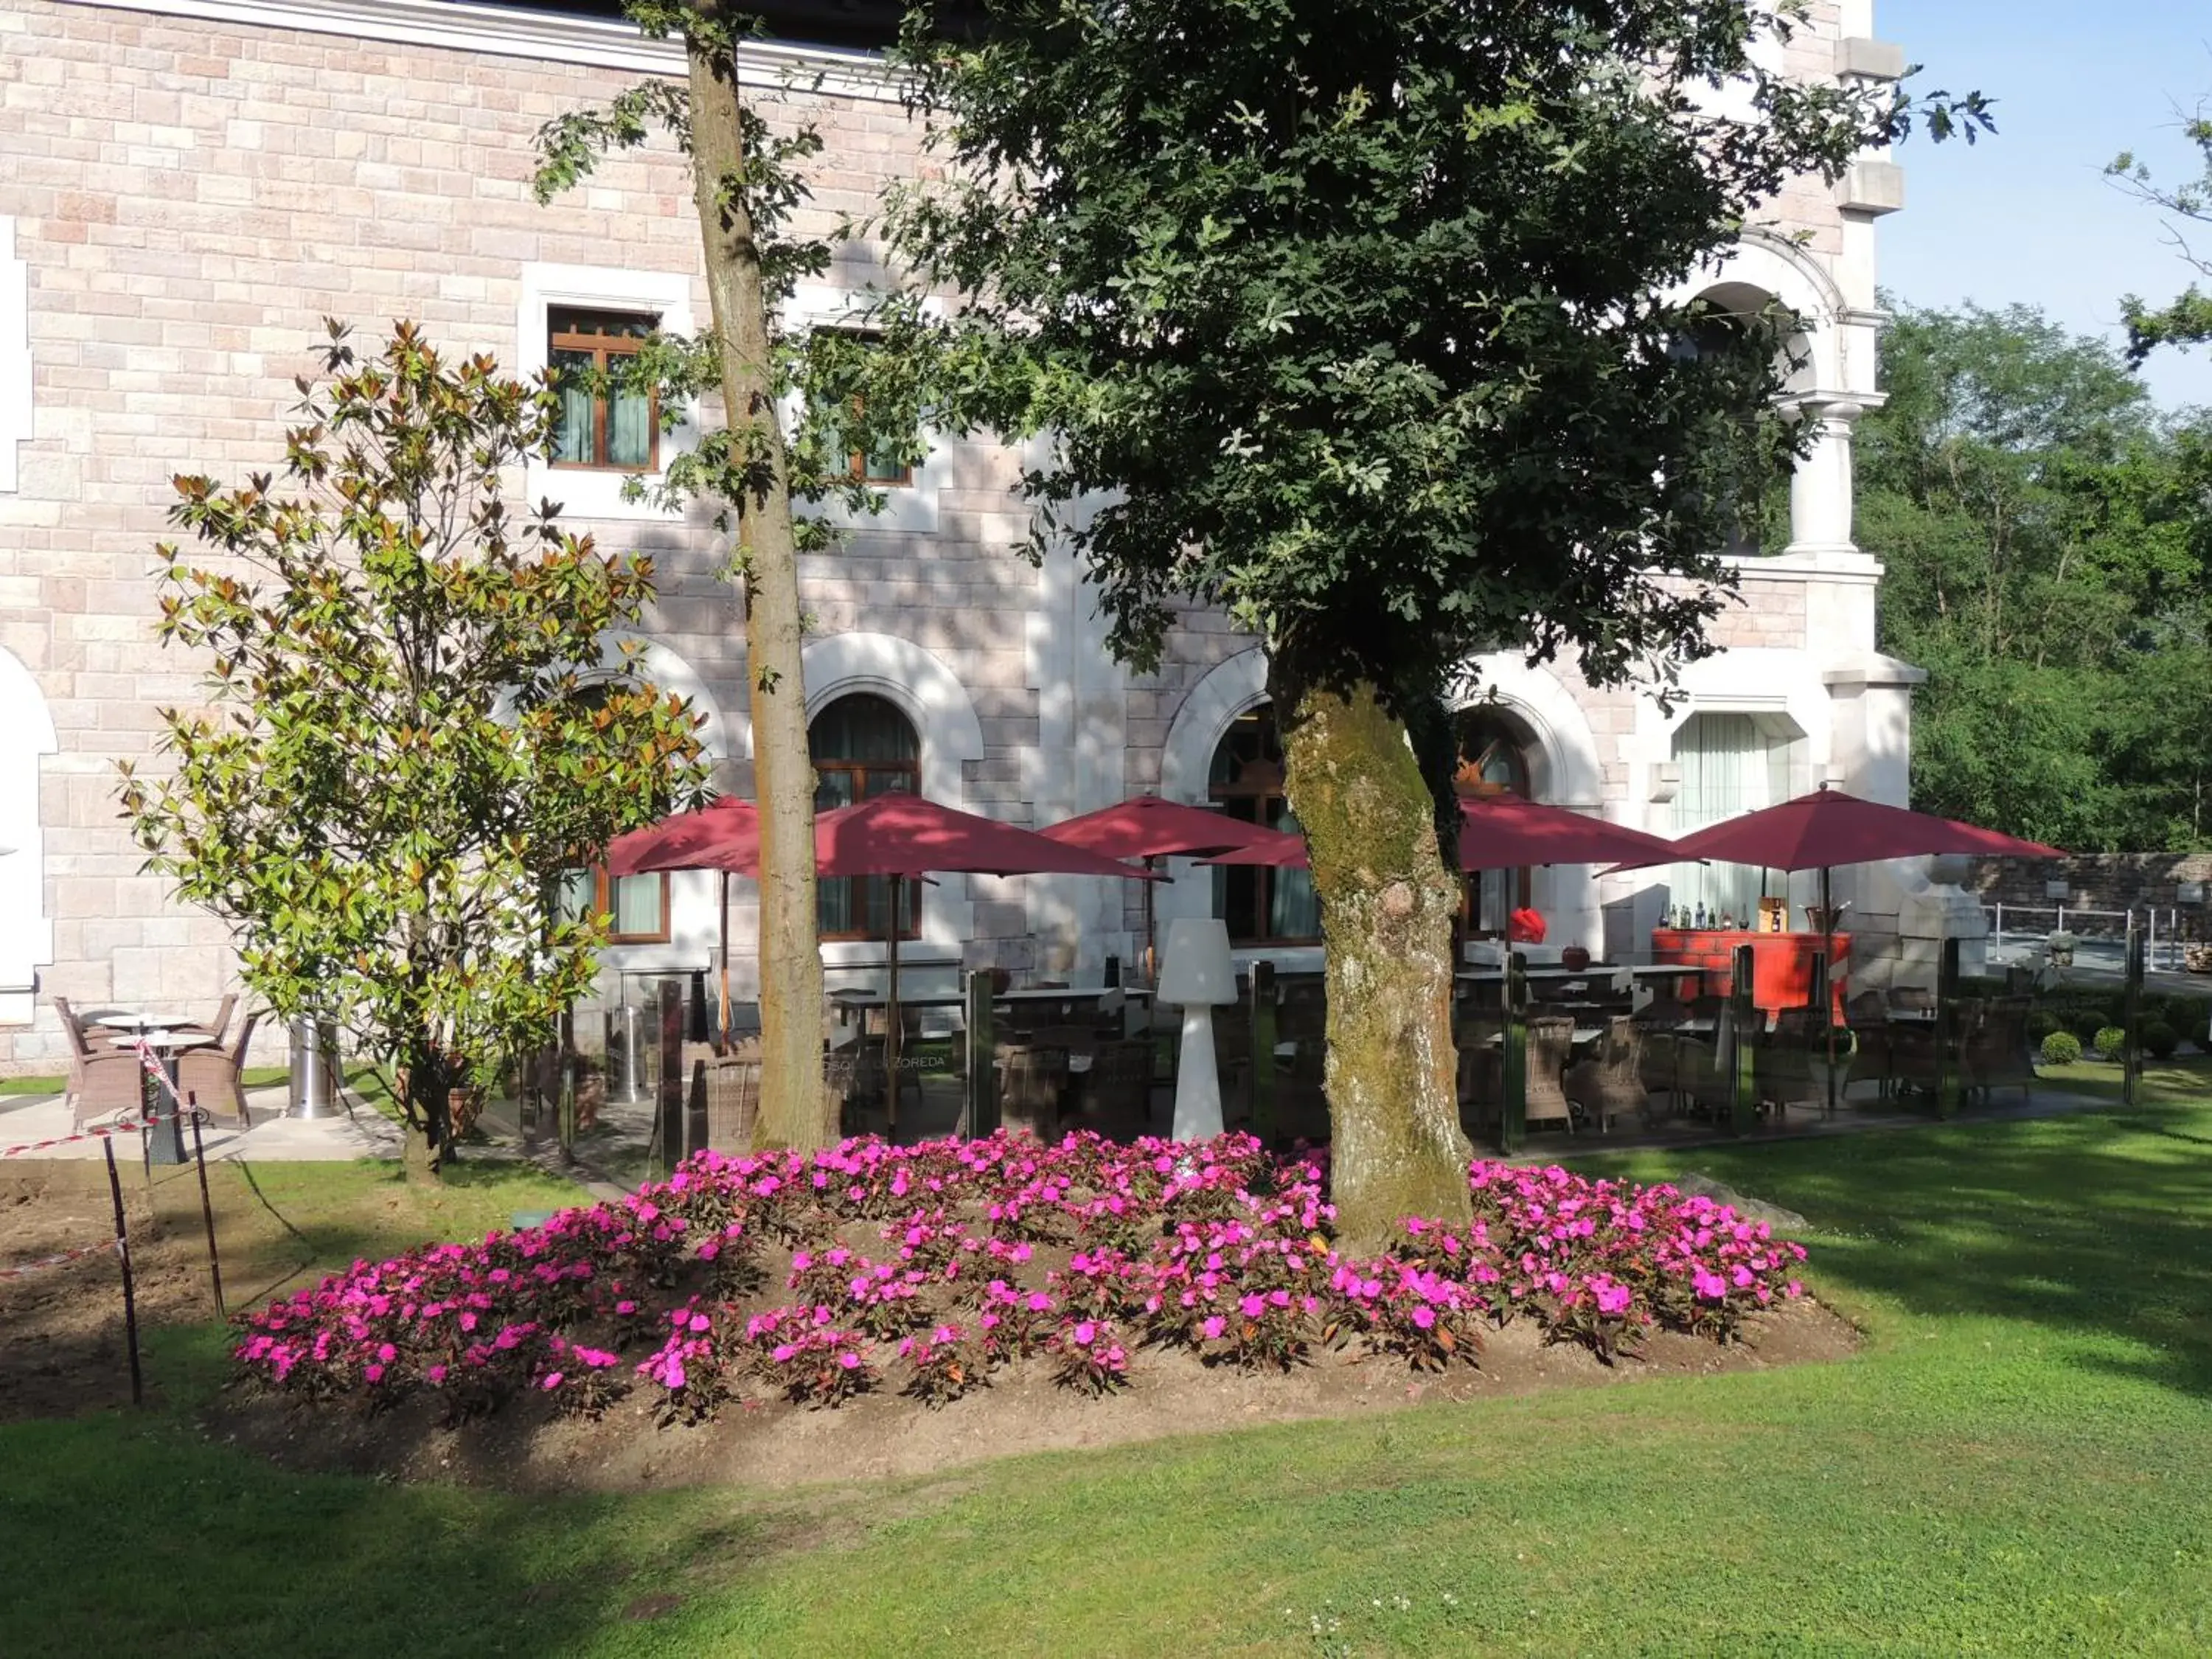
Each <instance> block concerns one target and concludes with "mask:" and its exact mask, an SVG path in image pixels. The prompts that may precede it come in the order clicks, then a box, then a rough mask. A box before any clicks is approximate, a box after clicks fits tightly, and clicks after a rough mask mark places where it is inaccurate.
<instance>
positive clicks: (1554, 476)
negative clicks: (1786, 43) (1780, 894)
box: [884, 0, 1985, 1243]
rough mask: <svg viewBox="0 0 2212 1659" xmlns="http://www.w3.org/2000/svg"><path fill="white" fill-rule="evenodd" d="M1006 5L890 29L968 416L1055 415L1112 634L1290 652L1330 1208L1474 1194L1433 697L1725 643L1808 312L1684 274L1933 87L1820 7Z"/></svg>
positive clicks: (1963, 112)
mask: <svg viewBox="0 0 2212 1659" xmlns="http://www.w3.org/2000/svg"><path fill="white" fill-rule="evenodd" d="M985 3H986V6H987V10H988V12H989V19H988V22H987V26H986V27H981V28H980V29H978V30H976V31H975V32H974V33H972V34H971V35H969V36H967V37H965V38H962V39H958V40H947V39H944V38H940V37H939V36H938V35H936V34H935V33H933V30H932V27H931V25H930V22H929V20H928V19H927V17H926V16H924V15H921V14H915V15H912V16H911V17H910V20H909V23H908V33H907V39H906V44H905V55H906V57H907V58H908V63H909V64H910V66H911V68H912V70H913V73H914V82H913V90H912V94H911V97H912V103H913V107H914V108H915V111H916V112H918V113H919V114H920V115H921V118H924V119H926V120H927V121H928V122H929V123H930V125H931V126H932V129H933V139H934V142H935V144H936V146H937V149H938V154H939V158H940V160H941V161H942V163H943V167H942V168H941V171H942V173H943V174H944V175H945V176H944V178H943V179H941V180H933V181H929V182H925V183H922V184H921V185H916V186H915V187H914V188H912V189H909V190H908V191H904V192H903V193H902V194H901V195H900V196H899V197H897V198H896V199H895V200H894V201H893V202H892V203H891V204H890V205H889V208H888V210H887V213H886V216H885V220H884V224H885V228H886V230H887V233H888V235H889V237H890V241H891V243H892V245H893V246H895V247H896V250H897V252H899V253H900V254H901V255H902V257H903V258H904V259H905V260H906V261H907V262H908V264H910V265H911V266H912V268H913V269H914V270H915V272H916V273H917V276H918V281H919V283H921V284H922V285H933V286H935V287H937V288H939V289H950V290H956V291H957V292H959V293H961V294H963V295H965V296H966V300H967V307H966V309H965V311H964V313H963V315H962V317H961V319H959V321H958V322H957V324H955V325H953V330H954V332H955V333H956V334H957V336H958V337H960V338H961V339H962V340H963V342H964V343H966V344H967V345H968V346H969V348H970V349H975V350H976V351H979V352H981V353H984V354H986V355H987V356H990V357H991V359H992V361H993V362H994V373H993V374H990V375H989V376H987V377H979V379H978V381H977V384H978V385H979V386H984V387H985V388H987V392H988V394H989V395H987V396H983V397H978V398H974V399H972V400H971V401H970V402H969V404H968V405H967V406H968V407H969V410H971V411H972V412H973V413H974V415H975V418H977V419H979V420H981V421H986V422H989V423H992V424H994V425H997V426H1000V428H1004V429H1024V428H1026V429H1031V430H1049V431H1053V432H1054V433H1056V434H1057V435H1058V444H1057V448H1056V453H1055V454H1054V458H1053V459H1052V460H1051V461H1050V463H1049V464H1048V465H1046V466H1044V467H1043V468H1042V470H1041V471H1038V472H1036V474H1035V475H1033V476H1032V477H1030V479H1029V480H1028V483H1027V489H1028V494H1029V495H1030V499H1031V500H1032V501H1033V502H1034V503H1036V507H1038V508H1039V509H1040V534H1041V535H1049V534H1054V533H1064V534H1065V536H1066V540H1067V541H1068V543H1069V544H1072V545H1073V548H1074V550H1075V551H1076V553H1077V555H1078V556H1079V557H1080V558H1081V559H1083V560H1084V561H1085V562H1086V563H1087V567H1088V573H1089V576H1090V579H1091V580H1092V581H1093V582H1095V583H1096V584H1097V587H1098V591H1099V596H1100V599H1101V602H1102V604H1103V608H1104V610H1105V611H1106V613H1107V614H1108V616H1109V617H1110V619H1111V623H1112V635H1111V637H1112V641H1113V644H1114V646H1115V648H1116V649H1117V650H1118V652H1119V653H1120V654H1121V656H1122V657H1123V658H1125V659H1127V660H1129V661H1130V662H1132V663H1134V664H1136V665H1139V667H1146V666H1149V665H1152V664H1153V663H1154V662H1156V661H1157V660H1158V657H1159V654H1160V651H1161V647H1162V644H1163V641H1164V635H1165V634H1166V631H1167V629H1169V627H1170V625H1171V623H1172V621H1173V619H1174V617H1175V615H1176V607H1177V605H1179V604H1181V603H1182V602H1184V601H1186V600H1188V599H1198V600H1200V601H1202V602H1204V603H1206V604H1211V605H1221V606H1225V607H1226V608H1227V609H1228V610H1229V611H1231V614H1232V615H1233V616H1234V617H1235V618H1236V619H1237V621H1239V622H1240V623H1243V624H1244V625H1245V626H1246V627H1248V628H1249V629H1252V630H1254V631H1255V633H1256V634H1258V635H1260V636H1261V638H1262V639H1263V640H1264V641H1265V643H1266V647H1267V654H1268V659H1269V664H1270V672H1271V675H1272V685H1271V691H1272V696H1273V707H1274V709H1275V712H1276V717H1277V719H1278V720H1279V723H1280V726H1281V729H1282V737H1283V746H1284V752H1285V771H1286V774H1287V778H1286V788H1287V793H1288V796H1289V799H1290V804H1291V809H1292V811H1294V812H1295V813H1296V815H1297V819H1298V821H1299V823H1301V824H1302V825H1303V826H1304V830H1305V834H1306V839H1307V842H1308V846H1309V848H1310V856H1311V861H1312V866H1313V875H1314V883H1315V887H1316V890H1317V892H1318V894H1319V897H1320V904H1321V917H1322V932H1323V933H1324V935H1325V936H1326V938H1327V941H1328V1061H1327V1073H1326V1077H1327V1086H1328V1097H1329V1103H1330V1108H1331V1114H1332V1117H1333V1120H1334V1148H1333V1152H1332V1171H1333V1181H1334V1190H1335V1196H1336V1200H1337V1203H1338V1205H1339V1206H1340V1214H1341V1219H1342V1222H1343V1225H1344V1226H1345V1228H1346V1231H1347V1233H1348V1234H1349V1235H1350V1236H1351V1237H1354V1238H1355V1239H1362V1240H1365V1241H1367V1242H1369V1243H1376V1242H1379V1241H1380V1240H1381V1239H1382V1238H1383V1237H1384V1236H1385V1234H1386V1233H1387V1231H1388V1230H1389V1228H1390V1227H1391V1226H1393V1225H1395V1222H1396V1221H1397V1219H1398V1218H1400V1217H1401V1216H1405V1215H1436V1216H1447V1215H1463V1214H1465V1213H1466V1212H1467V1208H1468V1190H1467V1183H1466V1179H1465V1169H1466V1160H1467V1157H1468V1144H1467V1141H1466V1139H1465V1138H1464V1136H1463V1135H1462V1133H1461V1129H1460V1125H1459V1115H1458V1110H1457V1105H1456V1101H1455V1090H1454V1066H1453V1048H1452V1034H1451V1030H1450V1024H1449V1006H1450V1000H1449V995H1448V990H1449V983H1450V973H1451V962H1450V950H1449V941H1450V938H1451V921H1452V917H1453V915H1454V914H1455V909H1456V908H1457V904H1458V894H1457V892H1456V890H1455V883H1454V882H1453V880H1452V879H1451V878H1450V875H1449V872H1448V871H1447V868H1446V866H1445V865H1444V862H1443V854H1442V853H1441V850H1440V848H1439V843H1438V838H1437V834H1436V831H1435V821H1436V818H1437V811H1438V799H1437V797H1438V793H1439V787H1440V786H1439V783H1438V781H1437V779H1436V778H1435V777H1434V776H1432V775H1425V770H1424V768H1423V766H1422V764H1421V763H1420V762H1419V760H1418V759H1417V755H1419V754H1421V753H1423V752H1433V751H1434V750H1437V747H1438V745H1437V744H1434V743H1433V742H1419V743H1416V742H1411V741H1409V724H1410V725H1411V726H1413V727H1415V728H1418V732H1419V733H1426V732H1433V731H1434V730H1435V729H1436V727H1437V718H1436V715H1437V709H1438V707H1439V704H1440V702H1441V700H1442V699H1443V696H1445V694H1446V690H1447V687H1448V686H1449V685H1450V684H1452V683H1453V682H1454V680H1455V677H1456V676H1458V675H1459V674H1460V673H1461V672H1462V668H1463V665H1465V664H1466V663H1467V662H1468V660H1469V659H1471V658H1473V657H1474V656H1476V655H1477V654H1478V653H1482V652H1486V651H1489V650H1493V649H1498V648H1501V647H1503V648H1505V649H1510V650H1518V651H1522V652H1524V653H1526V654H1527V656H1528V658H1529V659H1530V660H1532V661H1543V660H1546V659H1552V658H1553V657H1556V656H1558V655H1559V654H1561V653H1571V654H1572V655H1574V656H1576V657H1578V658H1579V659H1580V662H1581V666H1582V669H1583V672H1584V674H1586V675H1587V676H1588V677H1589V678H1590V679H1591V680H1592V681H1593V682H1595V683H1598V684H1607V683H1611V682H1617V681H1620V680H1623V679H1625V678H1632V677H1635V676H1638V675H1662V676H1663V675H1664V674H1666V673H1667V672H1668V671H1670V670H1671V669H1672V668H1673V667H1674V665H1678V664H1680V662H1682V661H1684V660H1685V659H1689V658H1692V657H1695V656H1697V655H1699V654H1700V653H1703V652H1705V651H1706V650H1707V649H1709V648H1710V647H1708V645H1707V643H1706V640H1705V632H1704V630H1705V624H1706V623H1708V622H1709V621H1710V620H1711V618H1712V617H1714V616H1715V614H1716V613H1717V611H1718V610H1719V609H1720V607H1721V605H1723V602H1724V600H1725V599H1726V596H1727V592H1728V588H1729V568H1728V567H1727V566H1726V565H1725V564H1724V563H1723V561H1722V560H1721V559H1719V558H1718V557H1717V556H1716V555H1717V550H1719V549H1721V548H1723V547H1724V546H1725V545H1726V544H1728V542H1729V538H1730V537H1729V532H1730V531H1731V530H1732V529H1733V528H1734V526H1735V518H1736V514H1737V508H1736V504H1737V503H1739V502H1755V501H1757V500H1758V497H1759V491H1760V488H1761V486H1762V485H1763V484H1764V483H1765V481H1766V480H1767V479H1768V478H1770V477H1772V476H1773V475H1774V474H1775V473H1776V472H1777V471H1779V470H1780V469H1782V468H1783V467H1784V466H1785V465H1787V463H1788V459H1789V456H1790V451H1791V449H1792V447H1793V436H1792V434H1791V433H1790V430H1789V429H1788V428H1786V427H1785V426H1784V423H1783V422H1780V421H1778V420H1777V419H1773V418H1770V417H1769V416H1768V414H1767V411H1768V410H1770V409H1771V405H1772V402H1773V399H1774V398H1775V397H1776V395H1777V394H1778V392H1780V391H1781V389H1782V384H1783V379H1784V374H1786V372H1787V368H1788V365H1787V364H1786V363H1785V362H1784V361H1783V358H1782V354H1781V352H1780V350H1779V346H1780V343H1781V342H1782V341H1783V340H1784V338H1786V337H1787V330H1786V328H1785V327H1784V319H1779V318H1775V317H1748V318H1735V319H1719V318H1715V317H1711V316H1708V315H1707V314H1706V313H1705V311H1704V310H1703V309H1702V308H1701V307H1699V305H1697V304H1696V303H1694V302H1692V301H1686V300H1684V299H1682V298H1680V297H1677V296H1678V295H1680V293H1681V292H1682V291H1683V289H1684V287H1685V286H1686V283H1687V281H1688V279H1689V278H1690V277H1691V276H1692V273H1693V272H1694V271H1696V270H1698V269H1699V266H1700V264H1702V263H1704V262H1705V261H1706V260H1708V259H1709V258H1711V257H1712V256H1714V255H1716V254H1717V253H1719V252H1722V251H1723V250H1724V249H1725V248H1727V247H1728V246H1729V245H1730V243H1731V242H1732V241H1733V240H1735V238H1736V237H1737V236H1739V235H1740V234H1741V233H1742V231H1743V229H1744V228H1745V227H1746V226H1747V225H1749V224H1751V223H1753V222H1756V221H1757V219H1758V218H1759V215H1760V214H1761V212H1762V211H1763V210H1769V209H1770V208H1771V204H1773V203H1774V201H1775V199H1776V197H1778V193H1779V192H1780V191H1781V190H1782V189H1783V187H1784V185H1785V183H1787V182H1788V181H1790V179H1796V178H1800V177H1802V176H1804V175H1807V174H1810V175H1813V176H1814V177H1815V178H1818V179H1827V180H1832V179H1836V178H1837V177H1838V176H1839V175H1840V174H1841V173H1842V172H1843V170H1844V167H1846V166H1847V165H1848V163H1849V162H1850V160H1851V159H1852V158H1853V157H1854V156H1855V155H1858V154H1859V153H1861V152H1862V151H1863V149H1865V148H1866V147H1867V146H1868V145H1869V144H1873V143H1881V142H1885V141H1887V140H1888V139H1889V138H1891V137H1894V136H1897V135H1898V134H1899V132H1900V131H1901V129H1902V128H1903V127H1904V126H1905V125H1906V124H1907V123H1908V122H1909V121H1910V119H1911V112H1910V111H1909V110H1908V108H1907V107H1906V106H1905V104H1904V103H1903V102H1902V101H1901V100H1899V98H1898V97H1897V95H1896V94H1894V93H1893V92H1892V91H1891V90H1889V89H1887V88H1874V87H1871V86H1857V85H1840V84H1838V83H1837V82H1826V83H1825V84H1812V85H1808V84H1797V83H1793V82H1789V81H1786V80H1783V79H1779V78H1777V77H1775V76H1771V75H1769V74H1767V73H1766V72H1765V70H1762V69H1760V68H1759V65H1758V64H1757V63H1756V62H1755V61H1754V55H1753V52H1752V51H1751V50H1750V48H1751V45H1752V42H1753V40H1754V38H1755V37H1756V36H1758V35H1759V34H1761V33H1765V34H1769V35H1771V34H1778V33H1788V32H1789V31H1790V29H1791V28H1792V27H1794V26H1795V20H1794V19H1793V17H1792V16H1791V15H1788V9H1787V8H1785V9H1784V12H1783V13H1782V14H1777V13H1775V12H1771V11H1768V10H1765V9H1761V8H1759V7H1755V6H1751V5H1747V4H1744V3H1741V0H1737V3H1723V4H1717V5H1716V4H1711V3H1706V0H1623V3H1619V4H1614V5H1608V6H1604V7H1592V6H1589V5H1587V4H1583V3H1580V0H1528V3H1524V4H1519V5H1512V6H1476V5H1446V6H1409V5H1383V4H1373V3H1358V4H1352V5H1346V4H1345V3H1343V0H1127V3H1124V4H1121V5H1115V6H1061V7H1054V6H1042V7H1039V6H1031V5H1028V4H1025V3H1020V0H985ZM1723 89H1725V91H1726V92H1729V93H1733V94H1741V96H1729V95H1722V96H1715V95H1713V94H1715V93H1716V92H1717V91H1720V90H1723ZM1730 112H1734V113H1730ZM1984 119H1985V118H1984V116H1983V114H1982V110H1981V102H1980V100H1979V99H1978V97H1976V98H1970V99H1968V100H1963V104H1962V106H1954V105H1953V104H1952V103H1949V102H1945V101H1943V100H1942V95H1941V94H1936V103H1935V105H1934V106H1933V110H1932V114H1931V118H1930V124H1931V125H1932V126H1933V127H1934V128H1935V129H1936V131H1939V132H1940V131H1950V130H1953V128H1954V126H1956V125H1966V128H1967V130H1968V131H1970V132H1971V131H1972V125H1973V124H1974V123H1976V122H1977V121H1983V120H1984ZM1078 504H1079V510H1076V511H1070V512H1068V513H1065V514H1064V515H1063V514H1062V513H1061V512H1060V509H1063V508H1071V507H1077V506H1078ZM1094 508H1095V510H1093V509H1094ZM1063 516H1064V518H1065V520H1066V522H1065V523H1064V524H1062V523H1057V522H1055V520H1058V519H1060V518H1061V517H1063ZM1449 763H1450V757H1449V751H1448V745H1447V746H1446V752H1445V753H1444V755H1443V763H1442V765H1441V766H1437V767H1432V768H1431V769H1430V771H1431V773H1434V772H1442V773H1443V774H1444V775H1446V776H1447V777H1448V775H1449V770H1450V764H1449ZM1441 787H1442V788H1444V789H1448V787H1449V785H1448V783H1443V784H1442V785H1441Z"/></svg>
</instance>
